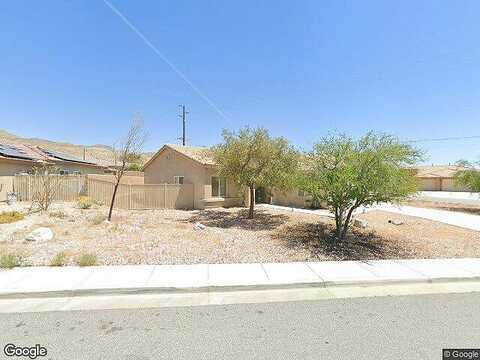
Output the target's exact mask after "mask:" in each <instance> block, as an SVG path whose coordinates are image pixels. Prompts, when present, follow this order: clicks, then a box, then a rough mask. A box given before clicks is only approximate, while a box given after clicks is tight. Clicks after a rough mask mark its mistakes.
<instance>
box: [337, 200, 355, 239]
mask: <svg viewBox="0 0 480 360" xmlns="http://www.w3.org/2000/svg"><path fill="white" fill-rule="evenodd" d="M353 210H355V208H354V207H352V208H351V209H350V210H349V211H348V215H347V218H346V219H345V223H344V224H343V230H342V234H341V235H340V239H341V240H343V239H345V236H346V235H347V230H348V225H350V219H351V218H352V214H353Z"/></svg>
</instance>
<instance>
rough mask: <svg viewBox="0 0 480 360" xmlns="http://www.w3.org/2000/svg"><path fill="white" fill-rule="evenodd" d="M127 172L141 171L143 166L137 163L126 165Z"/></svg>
mask: <svg viewBox="0 0 480 360" xmlns="http://www.w3.org/2000/svg"><path fill="white" fill-rule="evenodd" d="M127 170H128V171H142V170H143V165H142V164H141V163H138V162H134V163H131V164H129V165H128V167H127Z"/></svg>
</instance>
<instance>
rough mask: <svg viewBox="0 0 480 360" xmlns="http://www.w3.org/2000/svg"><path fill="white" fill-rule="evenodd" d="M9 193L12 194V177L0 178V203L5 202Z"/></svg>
mask: <svg viewBox="0 0 480 360" xmlns="http://www.w3.org/2000/svg"><path fill="white" fill-rule="evenodd" d="M10 192H13V176H0V201H5V200H7V193H10Z"/></svg>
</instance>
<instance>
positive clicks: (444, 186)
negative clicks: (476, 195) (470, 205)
mask: <svg viewBox="0 0 480 360" xmlns="http://www.w3.org/2000/svg"><path fill="white" fill-rule="evenodd" d="M418 180H419V190H420V191H470V190H469V189H468V188H467V187H465V186H457V185H456V184H455V179H453V178H440V177H436V178H419V179H418Z"/></svg>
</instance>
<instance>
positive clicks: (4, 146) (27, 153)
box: [0, 143, 100, 166]
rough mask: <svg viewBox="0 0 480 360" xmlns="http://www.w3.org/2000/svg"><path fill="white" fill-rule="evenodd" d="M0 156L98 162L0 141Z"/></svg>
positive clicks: (22, 158) (83, 162)
mask: <svg viewBox="0 0 480 360" xmlns="http://www.w3.org/2000/svg"><path fill="white" fill-rule="evenodd" d="M0 158H5V159H11V160H22V161H31V162H36V163H41V162H43V163H56V162H71V163H79V164H86V165H93V166H100V165H98V164H95V163H92V162H88V161H84V160H81V159H78V158H76V157H74V156H72V155H69V154H64V153H59V152H56V151H51V150H48V149H45V148H41V147H39V146H34V145H29V144H22V143H0Z"/></svg>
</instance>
